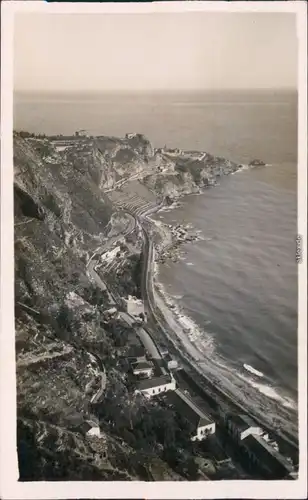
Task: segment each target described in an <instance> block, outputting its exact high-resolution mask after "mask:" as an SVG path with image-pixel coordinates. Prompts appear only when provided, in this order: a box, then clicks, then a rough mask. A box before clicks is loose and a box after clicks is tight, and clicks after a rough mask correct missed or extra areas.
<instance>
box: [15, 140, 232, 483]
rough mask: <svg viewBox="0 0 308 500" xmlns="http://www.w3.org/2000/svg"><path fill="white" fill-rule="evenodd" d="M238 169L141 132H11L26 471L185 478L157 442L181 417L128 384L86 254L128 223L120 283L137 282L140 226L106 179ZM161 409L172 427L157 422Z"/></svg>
mask: <svg viewBox="0 0 308 500" xmlns="http://www.w3.org/2000/svg"><path fill="white" fill-rule="evenodd" d="M235 169H236V165H235V164H232V163H231V162H227V161H226V160H223V159H218V158H214V157H211V156H210V155H206V154H201V153H193V152H191V153H190V154H188V155H185V154H183V153H182V152H177V153H176V154H174V153H172V152H171V153H170V152H168V151H157V150H154V149H153V147H152V146H151V144H150V142H149V141H148V140H147V139H146V138H145V137H144V136H142V135H140V134H128V135H127V136H126V137H125V138H123V139H118V138H113V137H60V136H59V137H52V138H46V137H34V136H32V135H31V134H22V133H14V202H15V221H14V224H15V228H14V229H15V315H16V363H17V383H18V391H17V392H18V454H19V468H20V477H21V479H22V480H54V479H63V480H74V479H78V480H86V479H92V480H119V479H126V480H133V479H151V478H153V477H155V478H156V480H159V478H161V479H165V478H171V479H172V478H173V479H177V480H181V479H183V477H187V475H185V474H186V472H185V471H186V468H185V467H184V465H183V466H182V465H181V466H179V465H176V466H174V465H172V464H173V462H174V463H176V464H182V462H181V460H180V459H177V462H176V461H175V459H174V455H172V453H176V452H175V451H173V452H172V453H171V452H170V453H169V454H168V457H169V458H168V457H167V458H166V457H165V456H164V454H163V453H162V449H163V448H164V446H163V445H162V443H166V442H167V441H166V440H168V439H171V441H172V440H174V439H177V440H179V439H181V435H182V434H183V432H182V429H183V423H181V422H179V421H178V420H177V418H178V417H177V416H175V415H174V414H171V412H169V413H168V411H169V410H168V411H167V410H166V411H165V413H164V414H163V416H162V415H160V414H157V420H156V421H155V422H154V421H153V418H154V417H151V414H152V413H151V412H152V411H153V412H154V413H155V411H156V412H157V411H158V410H157V409H156V410H155V406H154V407H152V406H151V404H150V403H145V402H144V401H141V402H140V401H138V400H136V399H134V398H133V396H132V393H131V391H129V387H130V385H129V379H128V376H127V372H128V367H127V362H126V360H125V355H124V356H123V353H125V348H126V345H125V343H126V339H127V336H128V335H129V334H130V333H131V332H130V331H129V328H127V327H126V328H124V327H123V325H122V326H121V325H120V324H118V323H117V322H113V323H112V322H111V323H108V322H106V321H105V320H104V316H103V312H104V311H105V310H106V309H108V308H110V307H111V306H112V305H113V303H112V298H111V296H110V294H109V293H108V291H107V290H106V287H105V284H104V281H103V280H102V279H101V278H100V277H99V276H98V275H97V274H96V271H95V270H94V267H93V264H94V263H95V265H97V262H98V261H96V255H97V253H102V252H104V251H106V249H108V248H109V247H110V246H111V245H112V241H116V240H117V238H119V239H120V238H122V240H123V238H124V241H126V240H125V234H128V233H129V238H130V239H129V240H128V239H127V245H126V246H125V245H124V247H123V241H122V248H120V250H117V266H118V269H119V270H120V272H119V273H118V274H117V280H118V284H119V285H118V288H119V290H121V292H123V291H125V290H133V291H135V290H138V286H139V283H138V279H139V278H138V276H140V272H139V271H138V266H139V267H140V262H139V259H138V255H140V248H141V247H140V235H139V234H138V228H135V229H134V226H132V220H131V219H132V218H130V217H129V216H128V215H127V214H125V213H123V212H121V210H120V209H119V208H117V206H116V205H115V204H114V203H113V202H111V199H112V197H111V196H109V194H108V192H110V190H113V189H114V188H115V187H117V186H119V187H120V186H121V185H122V183H123V182H125V181H126V180H128V179H130V178H133V179H139V182H140V183H143V185H144V187H143V189H144V192H145V193H146V192H148V191H147V190H151V191H152V196H153V193H154V194H155V196H157V197H159V198H162V197H166V196H169V197H171V198H175V197H178V196H180V195H182V194H185V193H191V192H195V191H197V190H198V189H199V188H200V187H203V186H208V185H210V184H212V183H214V182H215V179H216V177H217V176H219V175H221V174H222V173H230V172H231V171H233V170H235ZM128 186H129V184H128ZM126 189H129V188H127V187H126ZM123 234H124V236H123ZM117 235H118V236H117ZM136 256H137V257H136ZM91 263H92V264H91ZM91 266H92V267H91ZM121 266H122V267H121ZM111 267H112V266H111ZM102 278H103V275H102ZM93 401H95V402H96V404H93ZM97 402H98V404H97ZM147 405H148V406H147ZM166 412H167V413H166ZM93 415H94V416H93ZM94 417H95V418H96V419H99V421H100V427H101V436H100V437H91V438H89V437H88V435H87V434H86V432H85V430H84V424H85V422H86V421H87V419H91V418H92V419H93V418H94ZM158 417H159V418H160V419H161V420H159V418H158ZM165 418H168V419H169V424H170V425H169V427H168V426H167V427H168V429H169V431H168V432H171V431H170V429H172V432H173V434H172V436H173V437H171V438H170V436H169V437H168V436H167V437H166V435H165V434H164V432H165V431H164V432H163V430H162V429H164V428H165V422H164V419H165ZM162 422H164V423H162ZM158 423H159V425H160V426H159V427H157V425H158ZM155 426H156V427H155ZM149 429H151V430H149ZM153 429H155V430H153ZM168 429H167V430H168ZM155 433H156V434H155ZM181 433H182V434H181ZM150 435H151V436H150ZM149 436H150V437H149ZM155 436H159V438H157V437H155ZM177 436H178V437H177ZM172 442H173V441H172ZM149 446H150V449H149ZM165 446H167V445H165ZM168 446H169V448H170V449H171V450H173V448H172V446H173V444H172V443H171V444H169V445H168ZM167 448H168V447H167ZM169 448H168V450H169ZM169 451H170V450H169ZM170 457H171V458H170ZM172 460H173V462H172ZM183 463H184V462H183ZM157 464H158V465H157ZM170 464H171V465H170ZM181 467H182V468H181Z"/></svg>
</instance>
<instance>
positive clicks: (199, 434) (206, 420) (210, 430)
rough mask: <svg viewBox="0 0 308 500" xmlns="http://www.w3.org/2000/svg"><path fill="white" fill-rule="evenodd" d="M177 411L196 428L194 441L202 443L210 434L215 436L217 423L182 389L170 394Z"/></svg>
mask: <svg viewBox="0 0 308 500" xmlns="http://www.w3.org/2000/svg"><path fill="white" fill-rule="evenodd" d="M169 399H170V401H171V402H172V404H173V406H174V407H175V409H176V410H177V411H178V412H179V413H180V414H181V415H182V416H183V417H184V418H186V420H188V422H190V423H191V424H192V426H193V428H194V434H193V436H192V438H191V440H192V441H201V440H202V439H205V438H206V437H207V436H208V435H209V434H215V431H216V423H215V422H214V420H213V419H212V417H210V416H208V415H207V414H206V413H205V412H204V411H203V410H201V408H199V406H197V405H196V403H195V402H194V401H193V400H192V399H191V398H190V397H189V396H187V395H186V394H185V393H184V392H183V391H182V390H181V389H176V390H175V391H174V392H173V393H170V397H169Z"/></svg>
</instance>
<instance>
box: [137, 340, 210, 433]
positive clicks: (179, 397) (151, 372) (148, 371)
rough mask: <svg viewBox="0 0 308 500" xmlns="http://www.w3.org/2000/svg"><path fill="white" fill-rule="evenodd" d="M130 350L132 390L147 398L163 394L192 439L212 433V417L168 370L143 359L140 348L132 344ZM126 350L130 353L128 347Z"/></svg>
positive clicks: (143, 354)
mask: <svg viewBox="0 0 308 500" xmlns="http://www.w3.org/2000/svg"><path fill="white" fill-rule="evenodd" d="M133 351H134V352H135V357H130V366H131V371H132V374H133V375H134V376H135V377H136V380H135V382H136V389H135V394H143V395H144V396H145V397H146V398H148V399H151V398H153V397H155V396H162V395H164V396H165V397H166V401H167V403H168V404H169V405H170V406H172V407H173V408H174V409H175V411H177V412H179V413H180V414H181V415H183V416H184V417H185V418H186V419H187V420H188V422H190V424H191V425H192V428H193V435H192V437H191V439H192V441H196V440H199V441H201V440H202V439H205V438H206V437H207V436H208V435H209V434H214V433H215V430H216V424H215V422H214V420H213V419H212V418H211V417H209V416H208V415H207V414H206V413H205V412H204V411H203V410H201V409H200V408H199V407H198V406H197V405H196V404H195V403H194V402H193V400H192V399H191V398H190V397H189V396H188V395H187V394H185V393H184V392H183V391H182V390H181V389H180V388H178V387H177V383H176V380H175V378H174V376H173V374H172V372H169V371H168V370H166V369H164V368H163V369H162V368H161V367H159V366H158V365H157V364H155V363H154V361H151V360H148V359H146V355H145V352H144V351H143V350H142V348H139V350H138V349H137V348H136V349H134V350H133ZM130 354H132V351H131V352H130V353H129V355H130ZM169 363H170V362H169ZM172 367H173V368H175V367H176V364H175V363H174V364H173V365H172Z"/></svg>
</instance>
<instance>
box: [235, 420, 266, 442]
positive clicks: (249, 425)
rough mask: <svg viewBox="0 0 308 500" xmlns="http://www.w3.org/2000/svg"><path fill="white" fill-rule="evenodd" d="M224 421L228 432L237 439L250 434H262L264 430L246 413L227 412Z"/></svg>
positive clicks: (239, 439) (240, 439)
mask: <svg viewBox="0 0 308 500" xmlns="http://www.w3.org/2000/svg"><path fill="white" fill-rule="evenodd" d="M226 423H227V429H228V432H229V434H231V435H232V437H233V438H234V439H236V440H237V441H242V440H243V439H245V438H246V437H247V436H249V435H250V434H253V435H258V436H261V435H263V434H264V430H263V429H262V428H261V427H259V426H258V425H257V423H256V422H255V421H254V420H253V419H252V418H251V417H249V416H248V415H234V414H229V415H227V416H226Z"/></svg>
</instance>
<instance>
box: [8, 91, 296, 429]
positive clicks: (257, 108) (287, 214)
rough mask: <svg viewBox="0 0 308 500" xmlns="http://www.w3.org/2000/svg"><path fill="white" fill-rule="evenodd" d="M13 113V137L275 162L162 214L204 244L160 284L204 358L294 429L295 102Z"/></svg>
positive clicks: (96, 106) (83, 103)
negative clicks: (82, 139)
mask: <svg viewBox="0 0 308 500" xmlns="http://www.w3.org/2000/svg"><path fill="white" fill-rule="evenodd" d="M14 113H15V124H14V126H15V128H16V129H25V130H31V131H34V132H45V133H47V134H53V133H62V134H66V133H72V132H74V131H75V130H77V129H81V128H82V129H87V130H88V131H89V132H91V133H93V134H106V135H118V136H122V135H124V134H125V133H126V132H129V131H137V132H142V133H144V134H146V135H147V136H148V137H149V138H150V139H151V140H152V142H153V143H154V145H155V146H163V145H164V144H167V145H168V146H171V147H179V148H182V149H199V150H204V151H208V152H211V153H213V154H218V155H221V156H226V157H227V158H230V159H232V160H236V161H239V162H242V163H245V162H248V161H250V160H251V159H254V158H261V159H263V160H264V161H266V162H267V163H270V164H271V166H269V167H267V168H260V169H253V170H246V171H242V172H239V173H237V174H235V175H232V176H229V177H226V178H224V179H222V180H221V181H220V185H219V186H218V187H216V188H213V189H210V190H208V191H206V193H205V194H204V195H203V196H189V197H187V198H186V199H185V200H184V204H183V206H182V207H181V208H179V209H177V210H175V211H172V212H168V213H163V214H162V215H161V217H163V218H164V220H165V221H166V222H169V223H171V222H172V221H175V220H176V221H183V222H191V223H192V224H193V225H194V226H195V227H196V228H197V229H200V230H202V233H203V236H204V237H205V239H204V240H203V241H200V242H198V243H194V244H189V245H186V246H185V247H184V250H185V252H187V253H186V256H185V260H182V261H180V262H178V263H172V262H169V263H167V264H165V265H164V266H162V267H161V268H160V279H161V281H162V282H163V283H164V285H165V289H166V290H167V292H168V293H169V294H170V295H172V296H173V297H176V298H177V299H176V300H178V303H179V304H180V306H181V307H182V308H183V311H184V312H185V314H187V315H188V316H190V317H191V318H192V319H193V320H195V322H196V323H197V324H198V325H199V326H200V327H201V329H202V332H203V335H204V338H205V339H207V342H204V356H205V359H206V357H207V356H208V357H210V358H211V359H212V360H213V358H215V357H216V358H217V360H219V363H218V362H217V373H218V374H219V365H220V364H222V365H223V366H224V367H226V366H228V367H229V369H230V373H231V372H232V373H233V378H234V381H235V382H234V383H235V385H236V380H237V381H238V382H239V383H240V384H246V386H247V387H248V389H247V390H250V391H251V404H253V401H255V402H256V404H257V398H255V397H254V395H255V394H256V393H258V394H259V398H260V397H262V398H263V399H264V402H265V406H264V408H269V407H270V406H267V405H271V404H272V405H273V407H272V410H273V412H274V413H275V412H276V413H277V414H278V413H280V414H282V411H283V418H284V419H285V422H287V421H289V422H292V423H293V424H294V426H296V401H297V267H296V264H295V237H296V217H297V212H296V204H297V196H296V182H297V175H296V170H297V169H296V162H297V105H296V96H295V95H294V94H289V93H285V94H279V93H274V92H272V93H267V92H263V93H259V94H257V93H255V94H253V93H248V92H247V93H244V94H243V93H224V94H219V93H215V94H199V95H197V94H194V95H189V94H185V95H178V96H175V95H171V94H170V95H152V96H149V95H142V96H133V95H131V96H124V95H122V96H120V97H119V96H110V95H109V96H107V95H105V96H91V97H89V96H38V95H37V96H26V97H25V96H24V97H20V98H18V99H16V100H15V105H14ZM209 346H210V348H209ZM244 364H247V365H250V366H252V367H253V368H254V369H256V370H258V371H259V372H261V373H262V374H263V377H257V376H255V375H253V374H251V373H249V372H247V370H245V369H244V368H243V365H244ZM223 377H228V375H226V369H225V368H224V371H223V372H221V378H222V379H223ZM239 387H241V385H239ZM247 394H248V392H247ZM258 404H259V403H258Z"/></svg>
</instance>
